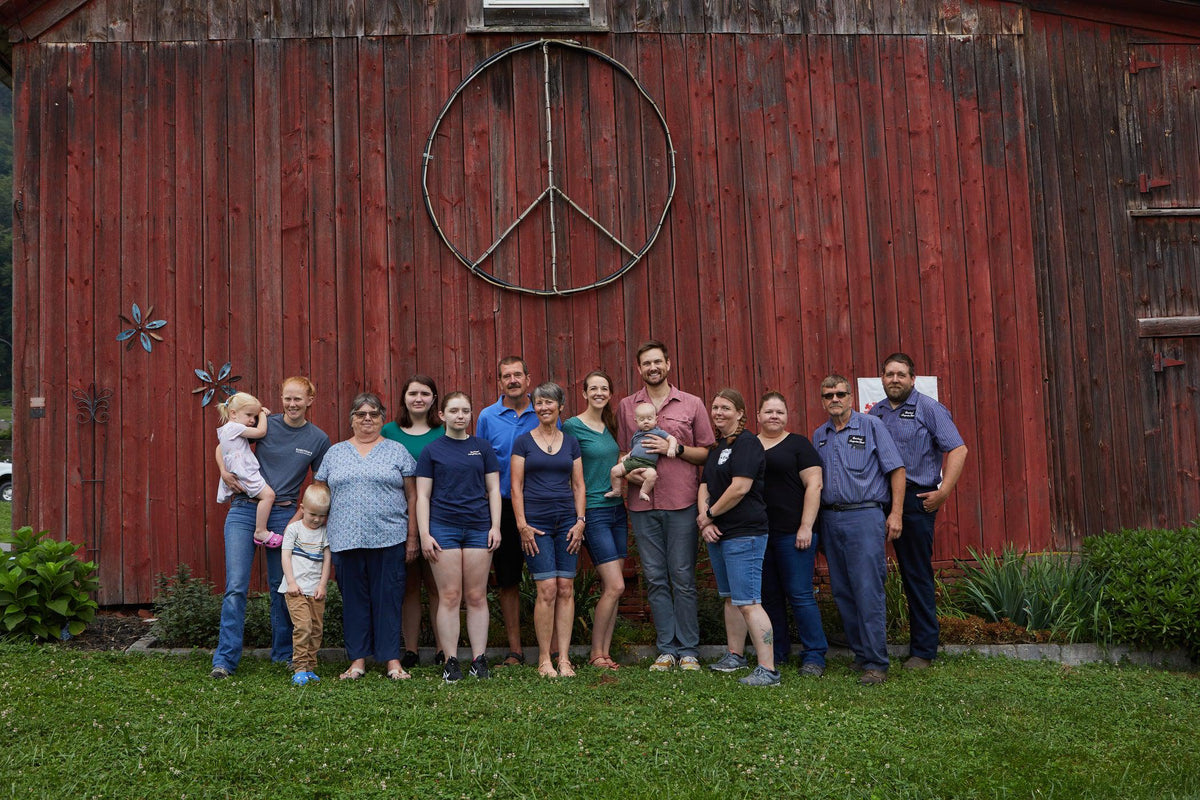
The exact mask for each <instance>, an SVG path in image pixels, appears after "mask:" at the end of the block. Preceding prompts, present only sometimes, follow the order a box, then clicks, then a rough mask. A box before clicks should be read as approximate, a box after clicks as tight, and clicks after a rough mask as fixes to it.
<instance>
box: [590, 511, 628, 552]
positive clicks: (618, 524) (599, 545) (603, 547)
mask: <svg viewBox="0 0 1200 800" xmlns="http://www.w3.org/2000/svg"><path fill="white" fill-rule="evenodd" d="M628 519H629V518H628V515H627V512H626V511H625V504H624V503H620V504H618V505H615V506H600V507H598V508H589V509H588V510H587V528H586V529H585V530H584V532H583V535H584V538H583V544H584V547H586V548H587V550H588V555H590V556H591V557H592V563H593V564H595V565H596V566H600V565H601V564H607V563H608V562H610V561H618V560H624V559H625V558H626V557H627V556H628V555H629V523H628Z"/></svg>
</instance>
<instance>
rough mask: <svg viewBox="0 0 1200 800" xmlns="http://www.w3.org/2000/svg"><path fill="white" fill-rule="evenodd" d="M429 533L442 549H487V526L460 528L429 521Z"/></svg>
mask: <svg viewBox="0 0 1200 800" xmlns="http://www.w3.org/2000/svg"><path fill="white" fill-rule="evenodd" d="M429 535H430V536H432V537H433V540H434V541H435V542H437V543H438V545H439V546H440V547H441V548H442V549H443V550H479V549H483V550H487V546H488V532H487V528H484V529H483V530H479V529H478V528H460V527H458V526H457V525H443V524H441V523H440V522H434V521H433V520H430V521H429Z"/></svg>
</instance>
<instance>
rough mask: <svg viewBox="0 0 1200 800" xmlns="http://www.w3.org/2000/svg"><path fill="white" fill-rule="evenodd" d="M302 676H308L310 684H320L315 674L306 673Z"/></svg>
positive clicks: (318, 677)
mask: <svg viewBox="0 0 1200 800" xmlns="http://www.w3.org/2000/svg"><path fill="white" fill-rule="evenodd" d="M304 674H305V675H307V676H308V679H309V681H311V682H312V683H320V682H321V678H320V676H318V675H317V673H315V672H306V673H304Z"/></svg>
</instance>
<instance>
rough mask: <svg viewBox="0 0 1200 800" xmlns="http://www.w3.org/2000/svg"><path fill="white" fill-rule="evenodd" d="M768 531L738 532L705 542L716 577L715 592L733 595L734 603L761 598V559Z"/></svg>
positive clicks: (765, 546)
mask: <svg viewBox="0 0 1200 800" xmlns="http://www.w3.org/2000/svg"><path fill="white" fill-rule="evenodd" d="M766 552H767V535H766V534H765V533H764V534H762V535H760V536H738V537H735V538H733V539H725V540H722V541H718V542H709V543H708V560H709V561H710V562H711V563H712V571H713V577H714V578H716V579H717V594H719V595H721V597H731V598H733V604H734V605H735V606H752V605H756V604H758V603H760V602H762V562H763V554H764V553H766Z"/></svg>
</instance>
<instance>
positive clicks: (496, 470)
mask: <svg viewBox="0 0 1200 800" xmlns="http://www.w3.org/2000/svg"><path fill="white" fill-rule="evenodd" d="M442 416H443V418H444V420H445V425H446V435H445V436H442V437H439V438H437V439H434V440H433V441H432V442H430V443H429V444H427V445H425V448H424V449H423V450H422V451H421V458H420V460H418V461H417V502H416V516H417V530H418V531H420V534H421V551H422V552H423V553H424V555H425V559H426V561H427V562H428V563H429V565H430V567H431V568H432V569H433V578H434V580H435V581H436V582H437V589H438V596H439V597H440V598H441V602H440V603H439V604H438V606H437V618H436V619H435V620H434V624H435V625H436V626H437V634H438V635H437V639H438V641H439V642H442V643H443V644H444V645H445V646H446V663H445V664H444V665H443V667H442V678H443V680H445V681H446V682H447V683H453V682H455V681H457V680H459V679H460V678H462V668H461V667H460V666H459V663H458V656H457V652H458V636H459V616H458V609H459V607H460V606H461V605H462V603H463V601H464V600H465V601H466V604H467V638H468V639H469V640H470V643H471V670H470V672H471V675H473V676H475V677H476V678H486V677H488V666H487V658H486V656H485V655H484V650H486V649H487V635H488V607H487V578H488V570H489V569H491V566H492V551H493V550H495V549H496V548H497V547H499V546H500V462H499V460H498V459H497V458H496V452H495V450H493V449H492V445H491V443H489V442H487V441H486V440H484V439H480V438H478V437H476V436H471V435H469V434H468V433H467V428H468V427H470V425H471V398H469V397H467V395H466V394H464V393H463V392H451V393H450V394H449V395H447V396H446V399H445V400H444V401H443V402H442Z"/></svg>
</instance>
